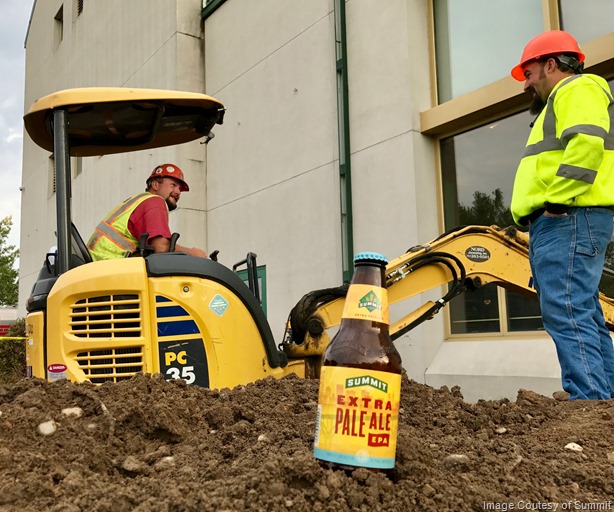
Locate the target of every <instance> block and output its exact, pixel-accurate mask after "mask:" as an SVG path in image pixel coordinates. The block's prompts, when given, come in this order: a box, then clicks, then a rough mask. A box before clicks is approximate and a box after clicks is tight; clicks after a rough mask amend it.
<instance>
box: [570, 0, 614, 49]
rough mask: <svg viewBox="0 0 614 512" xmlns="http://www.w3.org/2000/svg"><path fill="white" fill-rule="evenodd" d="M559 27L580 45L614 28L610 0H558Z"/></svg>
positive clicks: (613, 6) (612, 3)
mask: <svg viewBox="0 0 614 512" xmlns="http://www.w3.org/2000/svg"><path fill="white" fill-rule="evenodd" d="M559 5H560V18H561V28H562V29H563V30H567V31H568V32H569V33H570V34H572V35H573V36H574V37H575V38H576V40H577V41H578V43H580V45H581V44H582V43H585V42H587V41H591V40H593V39H597V38H599V37H601V36H604V35H606V34H609V33H610V32H612V30H614V23H613V21H612V20H614V2H613V1H612V0H582V1H581V2H580V1H578V0H559Z"/></svg>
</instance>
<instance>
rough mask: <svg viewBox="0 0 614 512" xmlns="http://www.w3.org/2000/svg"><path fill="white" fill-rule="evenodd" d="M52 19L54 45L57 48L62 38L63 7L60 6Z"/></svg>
mask: <svg viewBox="0 0 614 512" xmlns="http://www.w3.org/2000/svg"><path fill="white" fill-rule="evenodd" d="M53 19H54V43H55V47H56V48H57V47H58V46H60V43H61V42H62V39H63V38H64V6H63V5H61V6H60V9H59V10H58V12H57V13H56V14H55V16H54V17H53Z"/></svg>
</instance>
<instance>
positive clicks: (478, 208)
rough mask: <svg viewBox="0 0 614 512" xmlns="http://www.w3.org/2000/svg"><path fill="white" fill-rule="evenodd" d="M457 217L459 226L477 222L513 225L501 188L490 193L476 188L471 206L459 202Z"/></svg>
mask: <svg viewBox="0 0 614 512" xmlns="http://www.w3.org/2000/svg"><path fill="white" fill-rule="evenodd" d="M458 218H459V221H460V225H461V226H468V225H473V224H478V225H481V226H492V225H495V226H499V227H500V228H505V227H507V226H513V225H514V219H513V218H512V214H511V212H510V209H509V207H508V206H506V205H505V203H504V201H503V192H501V189H496V190H494V191H493V192H492V193H491V195H488V194H485V193H484V192H480V191H478V190H476V191H475V192H474V193H473V203H472V204H471V206H464V205H462V204H460V203H459V205H458Z"/></svg>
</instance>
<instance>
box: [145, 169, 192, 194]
mask: <svg viewBox="0 0 614 512" xmlns="http://www.w3.org/2000/svg"><path fill="white" fill-rule="evenodd" d="M153 178H175V179H176V180H177V181H178V182H179V183H181V185H180V187H179V190H181V192H188V191H189V190H190V187H188V184H187V183H186V182H185V178H184V177H183V171H182V170H181V169H180V168H179V167H177V166H176V165H175V164H162V165H158V167H156V168H155V169H154V170H153V171H152V173H151V176H149V178H147V186H148V187H149V184H150V183H151V180H152V179H153Z"/></svg>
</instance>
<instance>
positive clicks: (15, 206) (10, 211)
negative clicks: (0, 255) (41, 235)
mask: <svg viewBox="0 0 614 512" xmlns="http://www.w3.org/2000/svg"><path fill="white" fill-rule="evenodd" d="M33 3H34V0H2V16H0V76H1V77H2V79H0V162H1V164H0V187H1V193H0V219H3V218H5V217H7V216H9V215H10V216H12V217H13V227H12V229H11V233H10V235H9V239H8V243H9V244H10V245H14V246H16V247H19V229H20V227H19V226H20V222H19V220H20V214H21V211H20V208H21V192H20V191H19V187H20V186H21V161H22V153H21V151H22V141H23V115H24V104H23V88H24V74H25V59H26V50H25V48H24V42H25V39H26V32H27V30H28V21H29V19H30V12H31V11H32V4H33Z"/></svg>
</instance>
